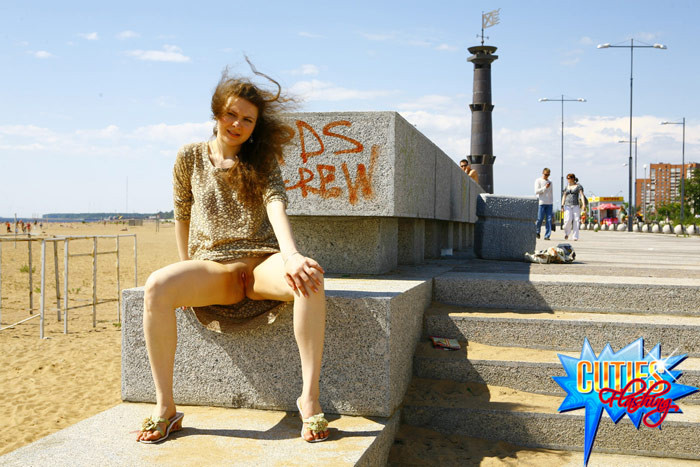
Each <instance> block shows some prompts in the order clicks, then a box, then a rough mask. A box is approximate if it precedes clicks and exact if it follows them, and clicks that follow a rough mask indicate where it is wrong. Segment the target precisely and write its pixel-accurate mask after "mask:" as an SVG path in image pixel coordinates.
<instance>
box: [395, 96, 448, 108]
mask: <svg viewBox="0 0 700 467" xmlns="http://www.w3.org/2000/svg"><path fill="white" fill-rule="evenodd" d="M453 102H454V98H453V97H450V96H441V95H438V94H428V95H426V96H421V97H419V98H418V99H415V100H413V101H411V102H404V103H401V104H398V105H397V107H398V108H399V109H401V110H407V111H408V110H424V109H445V108H447V107H449V106H451V105H452V104H453Z"/></svg>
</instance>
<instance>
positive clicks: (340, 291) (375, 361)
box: [122, 271, 432, 417]
mask: <svg viewBox="0 0 700 467" xmlns="http://www.w3.org/2000/svg"><path fill="white" fill-rule="evenodd" d="M326 290H327V297H328V300H327V310H328V312H327V321H326V322H327V327H326V342H325V348H324V355H323V367H322V370H321V404H322V405H323V407H324V409H325V411H326V412H327V413H341V414H353V415H368V416H380V417H388V416H390V415H392V414H393V413H394V411H395V410H396V408H397V407H398V405H399V404H400V402H401V400H402V398H403V395H404V393H405V390H406V387H407V386H408V383H409V381H410V378H411V365H412V357H413V352H414V349H415V345H416V343H417V342H418V339H419V336H420V333H421V327H422V319H423V311H424V310H425V308H427V306H428V305H429V303H430V301H431V299H432V276H426V275H425V274H423V276H418V277H417V276H415V275H414V276H412V275H411V273H410V271H409V272H406V271H403V273H402V274H401V275H400V276H384V277H383V278H382V279H381V280H380V279H330V278H329V279H327V280H326ZM142 314H143V288H135V289H128V290H125V291H124V292H123V316H124V321H123V324H122V398H123V399H124V400H125V401H132V402H154V401H155V391H154V388H153V382H152V378H151V372H150V367H149V364H148V357H147V354H146V348H145V343H144V338H143V330H142ZM176 315H177V326H178V346H177V352H176V357H175V372H174V375H175V378H174V381H175V382H174V393H175V401H176V402H177V403H178V404H191V405H214V406H223V407H244V408H261V409H277V410H295V400H296V397H297V396H298V395H299V394H300V392H301V369H300V361H299V356H298V350H297V346H296V343H295V340H294V333H293V328H292V312H291V304H289V305H287V306H286V309H285V310H283V311H282V312H281V313H280V315H279V317H278V318H277V320H276V321H275V322H274V323H272V324H269V325H266V326H264V327H260V328H256V329H252V330H246V331H238V332H235V333H233V334H219V333H216V332H213V331H210V330H208V329H206V328H205V327H204V326H202V325H201V324H200V323H199V322H198V321H197V320H196V318H195V317H194V315H193V314H192V313H191V312H190V311H188V310H183V309H179V310H177V312H176ZM349 368H352V371H348V369H349Z"/></svg>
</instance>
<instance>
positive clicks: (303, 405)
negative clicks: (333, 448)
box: [297, 397, 330, 443]
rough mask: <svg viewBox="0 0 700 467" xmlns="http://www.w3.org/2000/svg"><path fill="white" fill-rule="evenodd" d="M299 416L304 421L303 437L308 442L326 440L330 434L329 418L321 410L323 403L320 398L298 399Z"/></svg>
mask: <svg viewBox="0 0 700 467" xmlns="http://www.w3.org/2000/svg"><path fill="white" fill-rule="evenodd" d="M297 408H298V409H299V416H300V417H301V420H302V422H303V425H302V428H301V437H302V438H303V439H304V441H306V442H308V443H318V442H319V441H325V440H326V439H328V436H329V435H330V431H329V430H328V420H326V419H325V417H324V414H323V412H322V411H321V410H322V409H321V404H320V403H319V402H318V399H316V400H314V399H306V400H305V399H302V398H301V397H300V398H299V399H297Z"/></svg>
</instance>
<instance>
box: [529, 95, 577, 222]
mask: <svg viewBox="0 0 700 467" xmlns="http://www.w3.org/2000/svg"><path fill="white" fill-rule="evenodd" d="M538 102H561V182H560V185H559V186H560V187H561V192H559V198H561V196H562V194H563V193H564V102H586V99H583V98H581V97H579V98H578V99H564V95H563V94H562V95H561V97H560V98H557V99H549V98H547V97H542V98H540V99H538ZM561 213H562V214H561V216H562V217H561V226H562V227H563V226H564V206H562V207H561Z"/></svg>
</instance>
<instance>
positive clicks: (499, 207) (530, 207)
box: [474, 194, 537, 261]
mask: <svg viewBox="0 0 700 467" xmlns="http://www.w3.org/2000/svg"><path fill="white" fill-rule="evenodd" d="M477 215H478V216H479V220H478V221H477V223H476V225H475V231H474V237H475V238H474V253H476V255H477V256H479V257H480V258H482V259H499V260H516V261H522V260H523V254H524V253H526V252H532V251H534V250H535V243H536V242H535V240H536V239H535V236H534V235H533V228H532V226H533V224H534V223H535V220H536V219H537V199H536V198H535V197H534V196H527V197H525V196H523V197H515V196H502V195H491V194H481V195H479V200H478V203H477Z"/></svg>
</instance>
